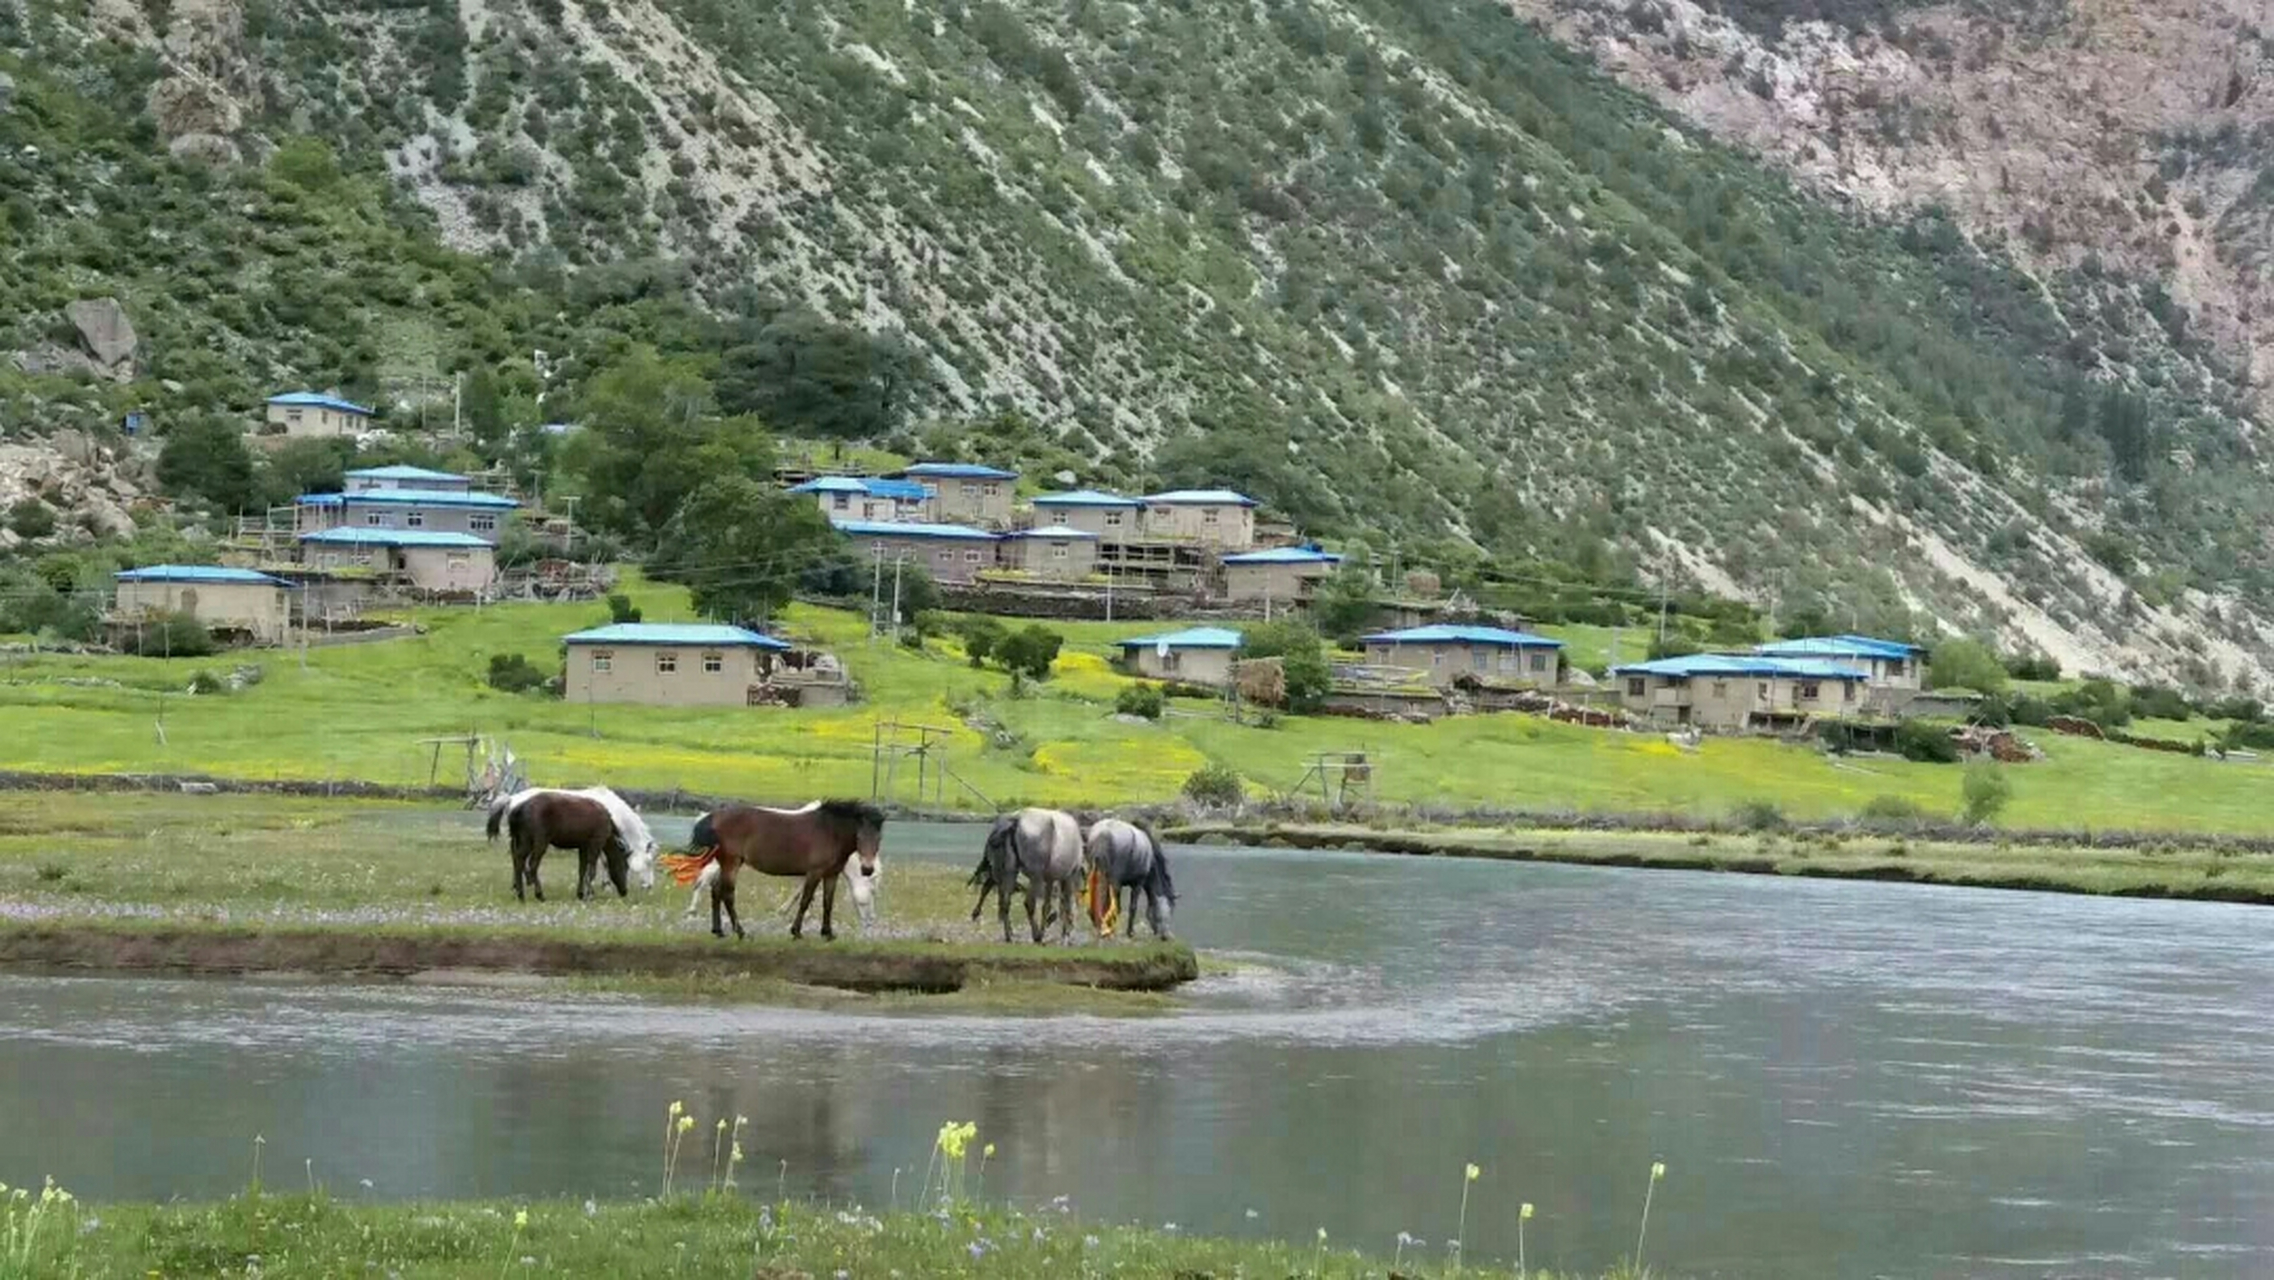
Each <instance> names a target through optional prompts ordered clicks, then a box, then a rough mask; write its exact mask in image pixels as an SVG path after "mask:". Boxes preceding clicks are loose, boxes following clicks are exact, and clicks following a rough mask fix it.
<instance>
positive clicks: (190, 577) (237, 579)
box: [111, 564, 293, 587]
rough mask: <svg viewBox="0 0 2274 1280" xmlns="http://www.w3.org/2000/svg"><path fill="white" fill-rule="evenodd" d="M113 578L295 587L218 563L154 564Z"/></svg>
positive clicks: (135, 580)
mask: <svg viewBox="0 0 2274 1280" xmlns="http://www.w3.org/2000/svg"><path fill="white" fill-rule="evenodd" d="M111 576H112V577H114V578H116V579H118V580H119V581H120V582H225V583H236V584H240V585H244V586H256V587H262V586H265V587H290V586H292V585H293V584H292V583H289V582H286V581H285V580H284V579H282V578H272V577H270V576H268V575H267V574H265V573H255V572H253V571H252V570H251V569H228V568H223V567H222V566H220V565H217V564H153V565H145V566H144V567H142V568H140V569H128V570H126V571H125V572H123V573H114V574H112V575H111Z"/></svg>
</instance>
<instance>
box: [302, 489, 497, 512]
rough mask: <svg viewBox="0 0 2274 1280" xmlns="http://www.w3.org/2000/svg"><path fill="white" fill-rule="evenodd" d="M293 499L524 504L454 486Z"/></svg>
mask: <svg viewBox="0 0 2274 1280" xmlns="http://www.w3.org/2000/svg"><path fill="white" fill-rule="evenodd" d="M293 501H295V502H297V503H299V504H300V505H301V506H304V507H336V506H340V505H341V504H343V503H344V504H346V505H348V506H354V507H362V506H370V505H373V504H378V505H382V506H398V507H487V508H490V509H492V510H497V511H506V510H511V509H512V508H514V507H518V506H520V505H521V504H520V503H518V502H515V501H514V500H513V499H511V498H508V497H506V496H505V495H503V494H498V493H460V492H458V491H457V490H455V489H367V490H365V491H364V492H362V493H303V494H301V495H300V496H299V497H298V498H295V499H293Z"/></svg>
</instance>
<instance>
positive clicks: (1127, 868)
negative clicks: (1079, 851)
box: [1089, 818, 1176, 938]
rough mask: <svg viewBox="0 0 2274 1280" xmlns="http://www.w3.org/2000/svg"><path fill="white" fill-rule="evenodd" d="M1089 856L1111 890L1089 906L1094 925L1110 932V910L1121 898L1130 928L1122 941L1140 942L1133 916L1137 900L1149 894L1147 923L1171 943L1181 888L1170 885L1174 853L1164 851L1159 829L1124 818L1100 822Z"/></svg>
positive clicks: (1095, 826)
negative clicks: (1170, 922)
mask: <svg viewBox="0 0 2274 1280" xmlns="http://www.w3.org/2000/svg"><path fill="white" fill-rule="evenodd" d="M1089 855H1090V866H1091V867H1092V868H1093V869H1094V870H1095V871H1096V873H1097V876H1098V879H1099V880H1100V881H1102V882H1103V884H1102V888H1103V889H1104V890H1105V892H1104V893H1103V894H1102V895H1101V896H1099V897H1098V898H1096V899H1095V900H1093V901H1091V903H1090V904H1089V907H1090V923H1091V924H1092V925H1095V926H1096V927H1097V928H1099V929H1101V930H1102V929H1104V928H1105V908H1106V904H1107V903H1109V902H1111V901H1112V900H1113V897H1114V895H1115V894H1120V895H1122V897H1121V918H1122V920H1123V921H1125V922H1126V924H1125V925H1124V926H1123V934H1122V936H1124V937H1129V938H1134V937H1136V936H1137V917H1136V915H1135V914H1133V913H1134V912H1135V910H1136V907H1137V895H1138V894H1144V895H1145V919H1146V920H1147V921H1148V922H1150V923H1151V924H1152V926H1153V936H1154V937H1156V938H1166V937H1168V936H1169V931H1168V929H1167V928H1166V927H1165V926H1166V924H1167V922H1168V918H1169V913H1170V910H1171V909H1173V908H1174V907H1175V906H1176V883H1175V882H1174V881H1172V880H1170V879H1169V855H1168V850H1167V849H1165V848H1163V847H1162V846H1161V838H1160V837H1159V836H1156V835H1154V834H1153V829H1152V828H1151V827H1148V826H1146V825H1144V824H1143V823H1138V822H1124V821H1122V820H1121V819H1119V818H1100V819H1099V820H1098V821H1097V822H1096V823H1095V824H1093V825H1092V826H1091V827H1090V838H1089ZM1164 904H1165V905H1164Z"/></svg>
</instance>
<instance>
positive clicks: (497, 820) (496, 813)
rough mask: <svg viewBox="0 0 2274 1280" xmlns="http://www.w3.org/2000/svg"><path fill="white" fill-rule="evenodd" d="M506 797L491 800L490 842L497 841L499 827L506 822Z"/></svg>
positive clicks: (494, 842)
mask: <svg viewBox="0 0 2274 1280" xmlns="http://www.w3.org/2000/svg"><path fill="white" fill-rule="evenodd" d="M506 799H507V798H506V797H505V796H499V797H498V798H497V799H495V800H492V801H490V843H491V844H496V843H497V829H498V828H499V827H500V826H503V825H504V824H505V811H506V807H507V805H506Z"/></svg>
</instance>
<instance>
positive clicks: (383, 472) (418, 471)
mask: <svg viewBox="0 0 2274 1280" xmlns="http://www.w3.org/2000/svg"><path fill="white" fill-rule="evenodd" d="M347 475H348V478H349V479H351V480H456V481H458V482H459V483H461V484H463V483H465V480H466V477H464V476H462V475H459V474H458V473H457V472H455V471H435V470H432V469H430V468H427V467H414V466H410V465H408V464H405V463H396V464H395V465H394V466H391V467H363V468H360V469H358V470H355V471H350V472H348V473H347Z"/></svg>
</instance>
